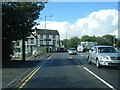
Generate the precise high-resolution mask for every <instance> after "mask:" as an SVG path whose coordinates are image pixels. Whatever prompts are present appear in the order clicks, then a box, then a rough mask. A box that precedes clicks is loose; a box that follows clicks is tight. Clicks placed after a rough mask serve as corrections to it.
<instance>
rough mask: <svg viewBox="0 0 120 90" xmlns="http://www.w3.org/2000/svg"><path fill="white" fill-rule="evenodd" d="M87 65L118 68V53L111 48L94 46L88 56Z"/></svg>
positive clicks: (119, 55)
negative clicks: (93, 64)
mask: <svg viewBox="0 0 120 90" xmlns="http://www.w3.org/2000/svg"><path fill="white" fill-rule="evenodd" d="M88 63H89V64H91V63H95V64H96V66H97V67H98V68H99V67H101V66H120V53H119V52H118V50H117V48H115V47H113V46H94V47H93V48H92V49H91V50H90V51H89V55H88Z"/></svg>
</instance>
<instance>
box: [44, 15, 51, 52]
mask: <svg viewBox="0 0 120 90" xmlns="http://www.w3.org/2000/svg"><path fill="white" fill-rule="evenodd" d="M47 17H52V15H50V16H45V35H46V37H45V39H46V44H45V52H46V53H47V30H46V18H47Z"/></svg>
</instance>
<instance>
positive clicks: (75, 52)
mask: <svg viewBox="0 0 120 90" xmlns="http://www.w3.org/2000/svg"><path fill="white" fill-rule="evenodd" d="M73 54H77V50H76V49H75V48H70V49H69V55H73Z"/></svg>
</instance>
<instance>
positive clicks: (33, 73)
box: [17, 54, 53, 88]
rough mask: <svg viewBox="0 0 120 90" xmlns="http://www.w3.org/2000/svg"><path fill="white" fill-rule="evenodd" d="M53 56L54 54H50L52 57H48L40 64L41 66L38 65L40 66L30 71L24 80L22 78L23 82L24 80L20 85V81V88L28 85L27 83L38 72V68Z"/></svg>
mask: <svg viewBox="0 0 120 90" xmlns="http://www.w3.org/2000/svg"><path fill="white" fill-rule="evenodd" d="M52 56H53V54H52V55H51V56H50V57H48V58H47V60H46V61H45V62H44V63H43V64H42V65H41V66H40V67H38V68H35V69H34V70H33V71H32V72H30V73H29V74H28V75H27V76H26V77H25V78H23V79H22V80H21V82H23V81H24V82H23V83H22V84H21V85H20V83H18V85H17V86H19V85H20V86H19V88H23V86H25V85H26V83H27V82H28V81H29V80H30V79H31V78H32V77H33V76H34V75H35V74H36V73H37V72H38V70H39V69H40V68H41V67H42V66H43V65H44V64H45V63H46V62H47V61H48V60H49V59H50V58H51V57H52Z"/></svg>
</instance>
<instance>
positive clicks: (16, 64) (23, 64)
mask: <svg viewBox="0 0 120 90" xmlns="http://www.w3.org/2000/svg"><path fill="white" fill-rule="evenodd" d="M39 62H41V61H40V60H37V61H30V60H29V61H22V60H19V61H17V60H13V61H9V62H6V63H3V64H2V68H31V67H33V66H35V65H37V64H38V63H39Z"/></svg>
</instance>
